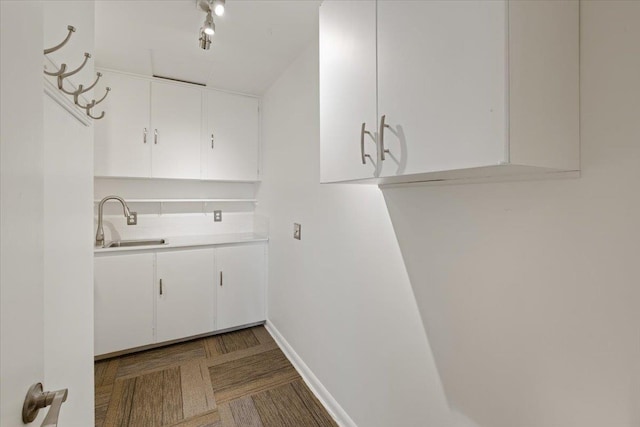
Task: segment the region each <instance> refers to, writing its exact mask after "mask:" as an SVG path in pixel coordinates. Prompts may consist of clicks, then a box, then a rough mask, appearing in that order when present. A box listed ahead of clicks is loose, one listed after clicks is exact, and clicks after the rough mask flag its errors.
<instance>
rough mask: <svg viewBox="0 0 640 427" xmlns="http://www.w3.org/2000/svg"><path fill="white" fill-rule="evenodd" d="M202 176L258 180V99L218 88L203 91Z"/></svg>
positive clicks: (232, 179) (217, 178)
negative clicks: (221, 90) (220, 90)
mask: <svg viewBox="0 0 640 427" xmlns="http://www.w3.org/2000/svg"><path fill="white" fill-rule="evenodd" d="M204 96H205V98H204V101H205V102H204V120H203V125H204V132H203V134H204V136H203V139H202V140H203V142H202V178H203V179H212V180H226V181H257V180H258V145H259V144H258V141H259V138H260V116H259V110H258V108H259V107H258V99H257V98H251V97H248V96H241V95H234V94H229V93H225V92H219V91H207V92H205V94H204Z"/></svg>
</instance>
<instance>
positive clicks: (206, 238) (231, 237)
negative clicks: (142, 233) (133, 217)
mask: <svg viewBox="0 0 640 427" xmlns="http://www.w3.org/2000/svg"><path fill="white" fill-rule="evenodd" d="M142 239H143V238H141V240H142ZM149 239H165V241H166V243H165V244H164V245H151V246H128V247H118V248H98V247H96V248H94V249H93V253H94V254H110V253H117V252H128V251H138V252H140V251H155V250H158V249H172V248H188V247H196V246H215V245H226V244H232V243H251V242H266V241H268V240H269V238H268V237H267V236H266V235H264V234H256V233H232V234H209V235H202V236H197V235H196V236H167V237H165V236H155V237H153V238H149ZM109 243H111V242H107V244H109Z"/></svg>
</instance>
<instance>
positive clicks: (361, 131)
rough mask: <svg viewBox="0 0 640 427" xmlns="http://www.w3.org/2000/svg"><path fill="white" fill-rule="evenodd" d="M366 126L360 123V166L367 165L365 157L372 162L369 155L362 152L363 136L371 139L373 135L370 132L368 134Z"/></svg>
mask: <svg viewBox="0 0 640 427" xmlns="http://www.w3.org/2000/svg"><path fill="white" fill-rule="evenodd" d="M366 126H367V124H366V123H362V128H361V129H360V157H361V159H362V164H363V165H366V164H367V157H368V158H369V159H370V160H371V161H373V159H371V155H369V154H365V152H364V136H365V135H369V136H371V137H372V138H373V135H371V132H369V131H368V130H366V129H365V128H366Z"/></svg>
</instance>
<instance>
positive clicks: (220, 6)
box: [196, 0, 225, 50]
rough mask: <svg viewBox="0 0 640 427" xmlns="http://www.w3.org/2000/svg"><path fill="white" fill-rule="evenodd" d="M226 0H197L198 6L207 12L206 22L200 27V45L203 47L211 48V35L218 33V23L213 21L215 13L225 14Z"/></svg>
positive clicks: (218, 14)
mask: <svg viewBox="0 0 640 427" xmlns="http://www.w3.org/2000/svg"><path fill="white" fill-rule="evenodd" d="M224 6H225V0H196V7H197V8H199V9H200V10H202V11H203V12H205V13H206V14H207V16H206V17H205V19H204V24H203V25H202V28H200V38H199V39H198V45H199V46H200V48H201V49H204V50H209V49H210V48H211V36H213V35H214V34H215V33H216V24H215V23H214V22H213V13H215V14H216V15H217V16H222V15H223V14H224Z"/></svg>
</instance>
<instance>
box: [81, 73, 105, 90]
mask: <svg viewBox="0 0 640 427" xmlns="http://www.w3.org/2000/svg"><path fill="white" fill-rule="evenodd" d="M96 76H98V77H97V78H96V80H95V81H94V82H93V84H92V85H91V86H89V87H87V88H86V89H83V90H82V91H80V93H85V92H89V91H90V90H91V89H93V88H94V87H95V85H97V84H98V81H99V80H100V77H102V73H99V72H98V73H96ZM80 87H82V85H80ZM109 90H111V89H109ZM80 93H79V94H80ZM79 94H78V95H79Z"/></svg>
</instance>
